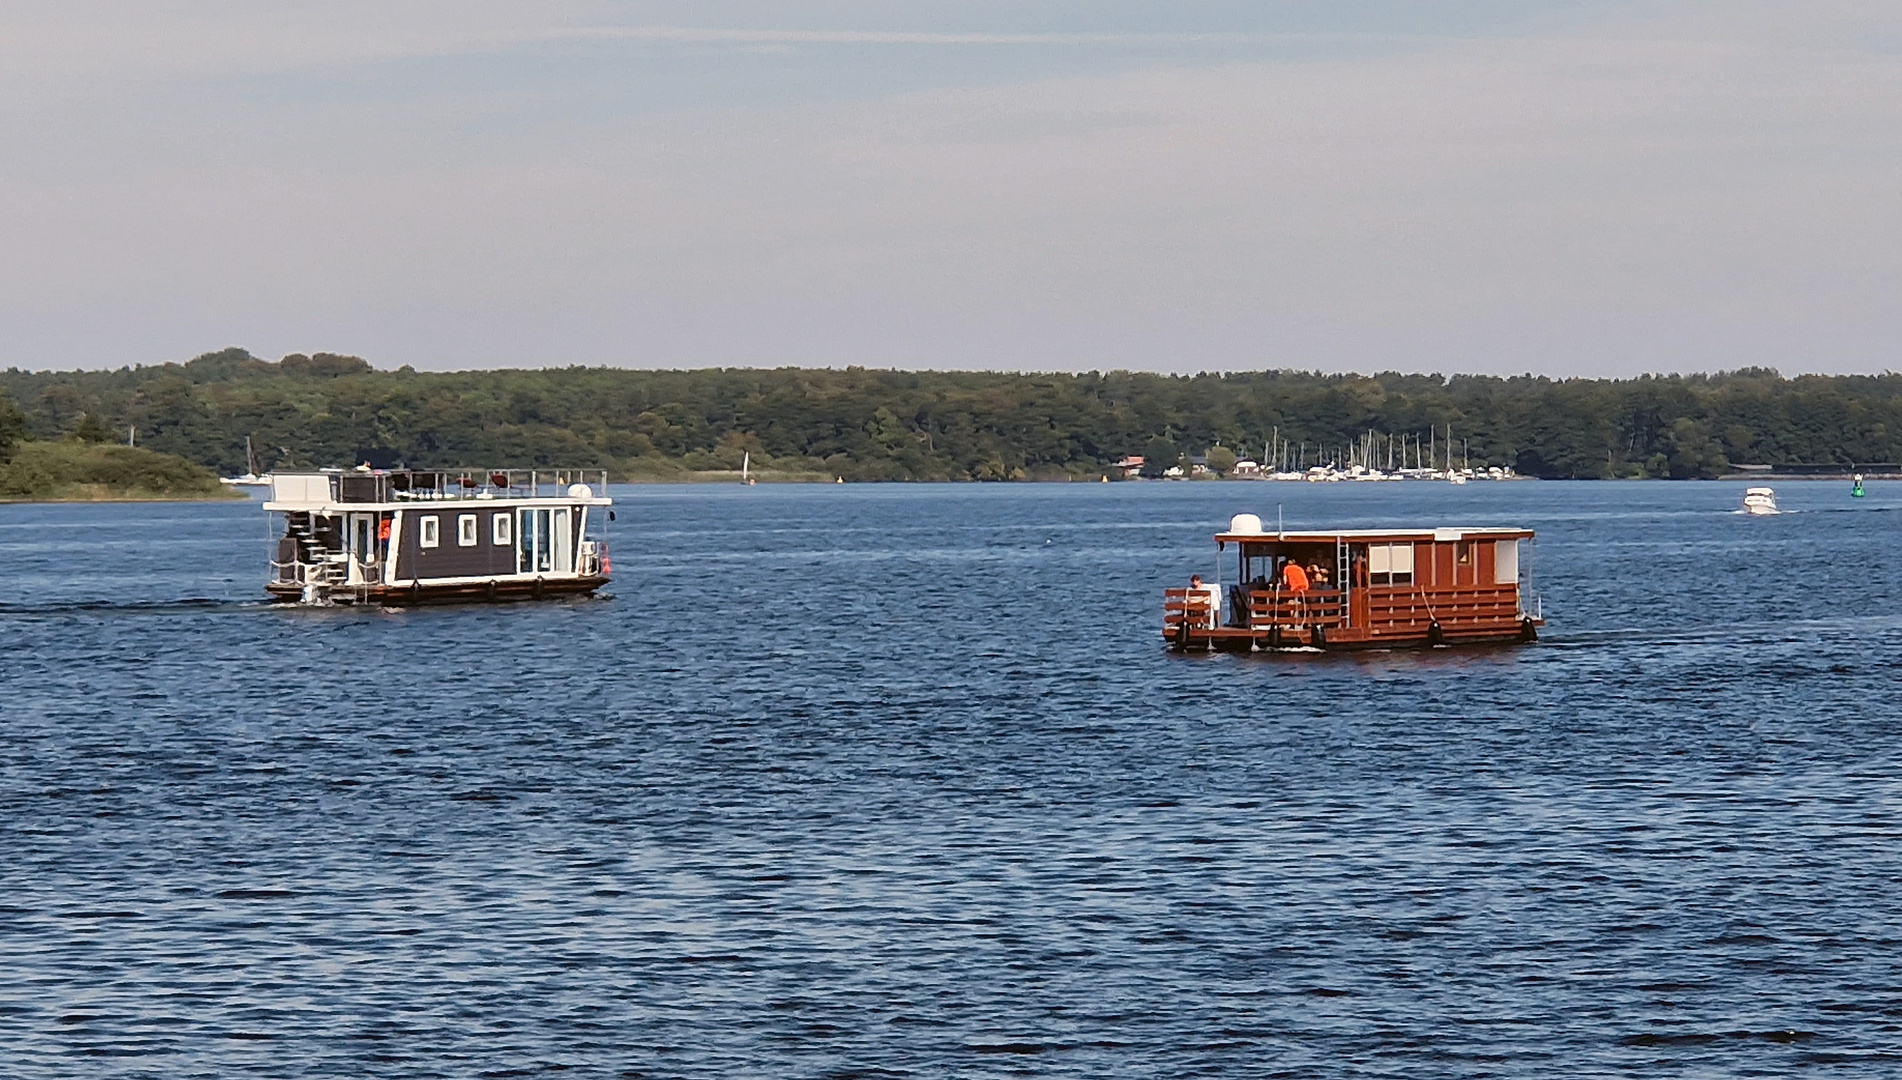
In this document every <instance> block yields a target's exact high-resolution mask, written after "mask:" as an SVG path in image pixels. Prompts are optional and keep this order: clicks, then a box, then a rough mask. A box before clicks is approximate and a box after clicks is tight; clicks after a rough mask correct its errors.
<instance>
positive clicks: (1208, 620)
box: [1162, 589, 1215, 637]
mask: <svg viewBox="0 0 1902 1080" xmlns="http://www.w3.org/2000/svg"><path fill="white" fill-rule="evenodd" d="M1214 621H1215V603H1214V601H1213V599H1212V598H1211V597H1210V594H1209V592H1208V590H1207V589H1164V590H1162V630H1163V633H1165V634H1168V635H1170V636H1172V637H1177V636H1181V635H1184V634H1186V633H1187V632H1188V631H1189V630H1191V629H1195V630H1203V629H1207V628H1208V627H1210V626H1213V625H1214Z"/></svg>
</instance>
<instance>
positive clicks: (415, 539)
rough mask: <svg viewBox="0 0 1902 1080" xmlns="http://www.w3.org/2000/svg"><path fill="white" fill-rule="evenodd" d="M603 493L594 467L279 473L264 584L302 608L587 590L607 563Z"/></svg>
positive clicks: (270, 508)
mask: <svg viewBox="0 0 1902 1080" xmlns="http://www.w3.org/2000/svg"><path fill="white" fill-rule="evenodd" d="M595 484H598V485H599V486H598V487H596V486H592V485H595ZM606 491H607V474H606V472H604V471H602V470H599V469H596V470H590V471H588V472H586V473H583V472H581V471H578V470H555V471H549V470H524V469H502V470H493V471H491V470H453V469H452V470H421V469H396V470H374V471H372V470H368V469H358V470H355V471H350V472H345V471H342V470H336V469H332V470H325V471H322V472H305V473H287V472H284V471H282V470H279V471H277V472H274V473H273V474H272V476H271V494H270V499H269V501H268V502H266V503H265V504H264V509H265V510H266V512H268V513H269V514H271V515H272V517H273V518H274V519H275V522H274V525H273V528H272V535H273V536H274V538H275V539H274V541H273V542H274V548H273V552H272V557H271V575H270V580H269V581H268V582H267V583H266V584H265V590H266V591H267V592H268V593H269V594H270V596H271V598H272V599H274V600H279V601H284V602H287V603H289V602H296V603H304V604H407V603H421V602H429V601H447V600H504V599H526V598H535V599H539V598H541V597H544V596H562V595H574V594H577V593H591V592H593V591H594V590H596V589H598V588H600V587H601V586H603V585H606V584H607V583H608V574H609V571H610V569H611V567H610V565H609V562H608V547H607V541H606V538H605V532H604V525H605V522H604V521H603V520H602V519H603V517H604V516H606V514H607V512H608V511H607V507H608V506H610V505H611V504H612V500H610V499H608V498H607V497H606V494H605V493H606ZM597 492H600V494H597Z"/></svg>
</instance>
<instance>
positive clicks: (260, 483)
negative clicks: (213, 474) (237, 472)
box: [218, 435, 271, 488]
mask: <svg viewBox="0 0 1902 1080" xmlns="http://www.w3.org/2000/svg"><path fill="white" fill-rule="evenodd" d="M218 482H219V483H220V484H225V485H228V486H230V487H255V488H267V487H270V486H271V474H270V473H265V474H264V475H262V476H260V475H258V455H257V452H256V451H255V450H253V449H251V436H249V435H246V436H245V437H244V475H243V476H221V477H219V478H218Z"/></svg>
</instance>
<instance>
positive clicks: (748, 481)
mask: <svg viewBox="0 0 1902 1080" xmlns="http://www.w3.org/2000/svg"><path fill="white" fill-rule="evenodd" d="M752 469H753V454H752V451H746V452H745V453H742V454H741V455H740V483H742V484H745V485H746V486H748V487H752V486H753V485H754V484H757V483H759V481H757V480H755V479H753V477H752V475H751V474H752Z"/></svg>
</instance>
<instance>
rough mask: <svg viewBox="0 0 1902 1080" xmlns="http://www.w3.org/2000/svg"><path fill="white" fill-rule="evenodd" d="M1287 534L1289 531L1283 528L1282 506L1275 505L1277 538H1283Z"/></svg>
mask: <svg viewBox="0 0 1902 1080" xmlns="http://www.w3.org/2000/svg"><path fill="white" fill-rule="evenodd" d="M1287 532H1288V530H1286V529H1284V528H1282V527H1281V504H1280V503H1276V504H1275V536H1276V537H1277V538H1283V537H1285V536H1286V534H1287Z"/></svg>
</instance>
